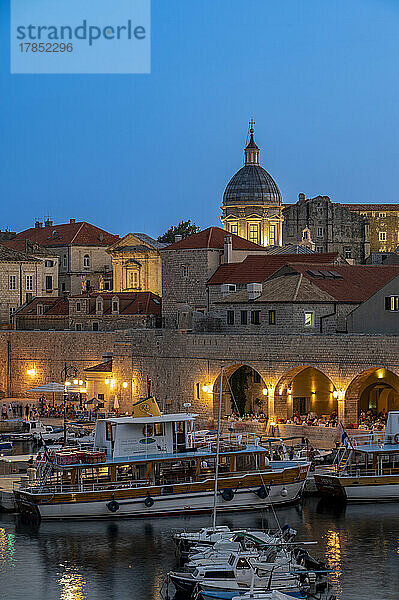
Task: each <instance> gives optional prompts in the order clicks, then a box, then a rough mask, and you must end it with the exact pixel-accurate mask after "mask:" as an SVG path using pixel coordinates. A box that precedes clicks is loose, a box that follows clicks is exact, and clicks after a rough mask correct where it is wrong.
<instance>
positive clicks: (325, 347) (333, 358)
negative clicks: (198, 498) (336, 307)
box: [0, 329, 399, 423]
mask: <svg viewBox="0 0 399 600" xmlns="http://www.w3.org/2000/svg"><path fill="white" fill-rule="evenodd" d="M398 340H399V338H398V337H396V336H382V335H359V334H357V335H354V334H348V335H320V336H318V335H285V336H283V335H273V336H272V335H234V334H198V333H196V334H194V333H186V332H184V333H182V332H179V331H177V330H166V329H164V330H126V331H116V332H87V331H84V332H80V331H51V332H50V331H3V332H0V389H1V390H2V391H3V392H4V393H5V394H6V396H7V397H27V396H29V393H28V392H27V390H28V389H29V388H32V387H34V386H38V385H41V384H43V383H46V382H49V381H60V378H61V371H62V368H63V366H64V364H65V362H66V363H67V364H68V365H73V366H75V367H76V368H77V369H78V372H79V377H82V378H83V377H84V369H85V368H87V367H90V366H93V365H95V364H98V363H101V362H102V361H103V360H105V358H104V356H105V357H107V356H110V355H112V356H113V377H115V382H116V384H115V385H116V388H117V389H118V390H119V391H120V395H119V403H120V409H121V411H125V410H128V411H130V410H131V405H132V402H133V401H135V400H137V399H138V398H139V397H141V396H143V395H145V394H146V391H147V383H148V382H147V378H149V379H150V380H151V382H152V392H153V393H154V394H155V395H156V396H157V397H158V399H159V400H160V403H161V406H163V407H164V408H165V409H166V410H169V411H170V410H172V409H173V410H175V409H182V408H183V405H184V404H185V403H190V404H191V410H194V411H196V412H198V413H199V414H201V415H202V416H203V417H204V418H206V417H210V416H212V414H213V413H214V407H215V406H216V405H217V398H218V385H219V383H218V375H219V373H220V369H221V367H222V366H224V367H225V370H226V375H228V376H229V375H230V374H231V373H232V372H234V370H235V369H237V368H238V367H239V366H241V365H248V366H251V367H252V368H254V369H255V370H256V371H257V372H258V373H259V374H260V375H261V377H262V378H263V380H264V382H265V383H266V385H267V389H268V395H267V398H266V402H267V408H268V413H269V416H276V418H282V419H284V418H285V417H286V416H287V410H288V409H289V403H290V401H292V400H291V399H290V396H289V385H290V383H289V382H290V381H291V380H292V378H293V377H294V376H295V375H296V374H298V373H299V372H301V370H303V369H304V368H306V367H309V366H310V367H314V368H316V369H318V370H319V371H321V372H322V373H323V374H325V375H326V376H327V377H328V378H329V379H330V380H331V382H332V384H333V386H334V387H335V389H336V390H338V392H339V397H338V413H339V418H340V419H341V420H342V421H343V422H345V423H351V422H355V421H356V418H357V401H358V395H359V390H360V389H361V382H362V381H363V379H364V377H365V376H366V375H367V373H369V372H370V371H372V370H373V369H374V370H375V369H377V368H381V369H385V370H386V371H387V372H389V373H391V374H392V377H398V376H399V344H398ZM32 368H33V369H34V370H35V376H34V377H32V376H30V375H28V374H27V371H28V370H31V369H32ZM362 378H363V379H362ZM226 379H227V378H226ZM122 381H124V382H125V381H128V382H129V385H128V387H127V389H122V388H119V387H118V386H119V384H120V382H122ZM225 385H226V384H225V383H224V386H225ZM212 386H213V388H212ZM204 387H207V391H204V390H203V388H204ZM225 396H226V397H227V394H225V387H223V401H224V404H223V410H224V411H227V412H228V408H229V407H228V406H227V400H226V399H225ZM214 400H215V401H214Z"/></svg>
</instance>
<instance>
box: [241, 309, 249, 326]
mask: <svg viewBox="0 0 399 600" xmlns="http://www.w3.org/2000/svg"><path fill="white" fill-rule="evenodd" d="M240 324H241V325H248V311H247V310H241V311H240Z"/></svg>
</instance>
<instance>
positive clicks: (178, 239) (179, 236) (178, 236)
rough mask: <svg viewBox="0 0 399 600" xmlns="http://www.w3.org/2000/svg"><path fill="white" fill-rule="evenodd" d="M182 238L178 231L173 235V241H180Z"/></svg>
mask: <svg viewBox="0 0 399 600" xmlns="http://www.w3.org/2000/svg"><path fill="white" fill-rule="evenodd" d="M182 239H183V236H182V235H180V233H178V234H177V235H175V242H181V241H182Z"/></svg>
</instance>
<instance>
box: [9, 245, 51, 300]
mask: <svg viewBox="0 0 399 600" xmlns="http://www.w3.org/2000/svg"><path fill="white" fill-rule="evenodd" d="M2 244H3V246H5V247H6V248H10V249H11V250H17V251H18V252H22V253H23V254H27V255H29V256H32V257H33V258H36V259H37V260H40V261H41V262H42V263H43V285H42V289H41V290H38V291H39V294H40V295H45V296H46V297H47V298H48V297H55V296H58V294H59V286H58V271H59V257H58V255H57V254H56V253H55V252H53V251H52V250H51V249H50V248H46V247H45V246H39V244H34V243H32V242H31V241H30V240H22V239H21V240H20V239H12V240H7V241H5V242H2Z"/></svg>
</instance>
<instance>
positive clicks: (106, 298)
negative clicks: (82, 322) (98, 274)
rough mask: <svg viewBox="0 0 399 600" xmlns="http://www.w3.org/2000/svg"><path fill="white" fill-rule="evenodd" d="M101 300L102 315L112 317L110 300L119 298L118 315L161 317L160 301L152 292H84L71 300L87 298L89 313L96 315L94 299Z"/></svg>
mask: <svg viewBox="0 0 399 600" xmlns="http://www.w3.org/2000/svg"><path fill="white" fill-rule="evenodd" d="M97 296H101V298H102V299H103V307H104V308H103V315H112V300H113V298H115V297H117V298H119V315H156V316H160V315H161V307H162V300H161V298H160V297H159V296H157V295H156V294H153V293H152V292H85V293H83V294H79V295H76V296H71V298H88V299H89V304H90V306H89V312H88V313H87V314H89V315H93V314H96V299H97Z"/></svg>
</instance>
